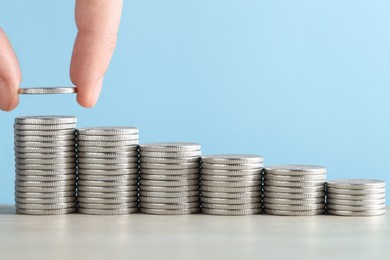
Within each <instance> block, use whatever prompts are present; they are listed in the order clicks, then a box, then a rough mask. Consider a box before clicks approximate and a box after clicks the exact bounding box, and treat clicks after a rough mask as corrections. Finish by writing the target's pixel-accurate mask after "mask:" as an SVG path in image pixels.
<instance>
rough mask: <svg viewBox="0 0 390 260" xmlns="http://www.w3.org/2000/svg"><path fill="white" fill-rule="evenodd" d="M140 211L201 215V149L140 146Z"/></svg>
mask: <svg viewBox="0 0 390 260" xmlns="http://www.w3.org/2000/svg"><path fill="white" fill-rule="evenodd" d="M139 151H140V156H141V157H140V162H141V163H140V210H141V212H143V213H147V214H160V215H184V214H192V213H196V212H199V210H200V206H199V178H200V154H201V151H200V145H199V144H195V143H175V142H172V143H153V144H143V145H140V148H139Z"/></svg>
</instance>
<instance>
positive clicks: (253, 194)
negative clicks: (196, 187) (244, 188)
mask: <svg viewBox="0 0 390 260" xmlns="http://www.w3.org/2000/svg"><path fill="white" fill-rule="evenodd" d="M201 194H202V199H203V197H208V198H221V199H243V198H260V197H261V191H250V192H213V191H204V190H202V191H201Z"/></svg>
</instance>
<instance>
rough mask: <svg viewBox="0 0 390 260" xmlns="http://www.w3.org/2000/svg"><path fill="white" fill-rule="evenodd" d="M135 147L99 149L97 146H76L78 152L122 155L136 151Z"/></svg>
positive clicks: (106, 147) (136, 147)
mask: <svg viewBox="0 0 390 260" xmlns="http://www.w3.org/2000/svg"><path fill="white" fill-rule="evenodd" d="M137 149H138V146H137V145H128V146H116V147H108V146H105V147H99V146H78V147H77V151H78V152H90V153H123V152H125V153H126V152H134V151H137Z"/></svg>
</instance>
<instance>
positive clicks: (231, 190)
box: [202, 185, 261, 193]
mask: <svg viewBox="0 0 390 260" xmlns="http://www.w3.org/2000/svg"><path fill="white" fill-rule="evenodd" d="M202 191H211V192H223V193H237V192H254V191H259V192H261V186H260V185H259V186H250V187H214V186H205V185H202Z"/></svg>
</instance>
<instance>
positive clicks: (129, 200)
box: [77, 196, 137, 208]
mask: <svg viewBox="0 0 390 260" xmlns="http://www.w3.org/2000/svg"><path fill="white" fill-rule="evenodd" d="M77 201H78V202H79V203H85V204H100V205H102V204H103V205H104V204H123V203H134V202H136V201H137V197H136V196H132V197H117V198H112V199H109V198H93V197H92V198H90V197H77ZM134 207H135V206H134ZM82 208H85V207H82Z"/></svg>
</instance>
